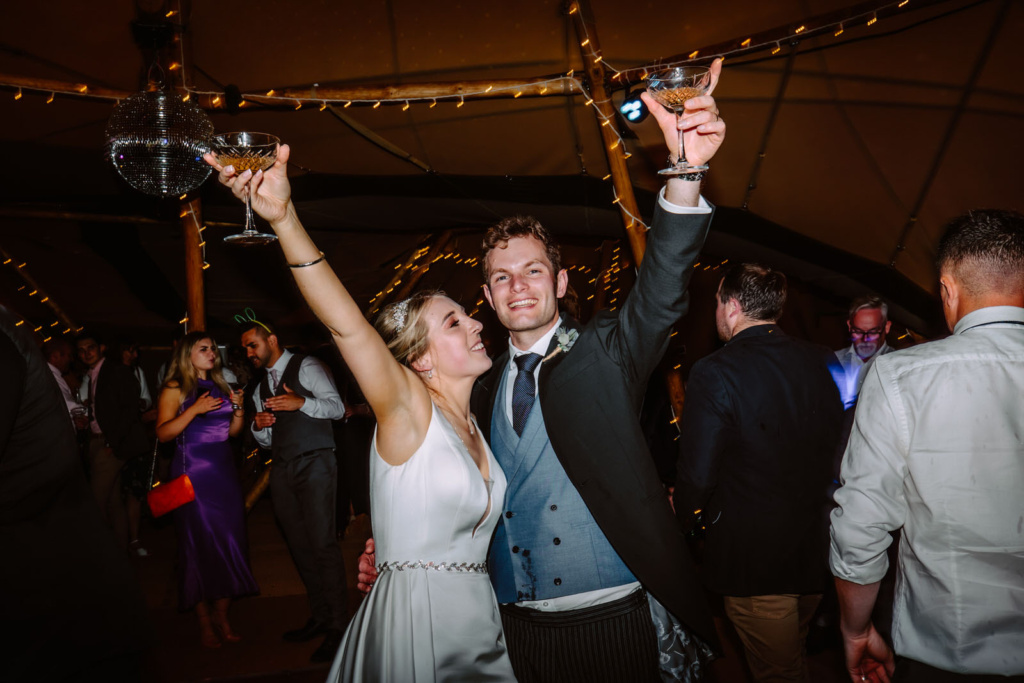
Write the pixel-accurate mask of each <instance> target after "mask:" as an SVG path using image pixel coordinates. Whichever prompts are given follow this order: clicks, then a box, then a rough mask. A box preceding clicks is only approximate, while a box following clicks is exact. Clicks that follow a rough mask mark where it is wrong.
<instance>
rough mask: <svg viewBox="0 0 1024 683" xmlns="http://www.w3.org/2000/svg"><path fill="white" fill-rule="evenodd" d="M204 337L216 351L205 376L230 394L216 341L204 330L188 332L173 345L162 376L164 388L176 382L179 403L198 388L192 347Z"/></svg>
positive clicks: (227, 394) (170, 386) (226, 393)
mask: <svg viewBox="0 0 1024 683" xmlns="http://www.w3.org/2000/svg"><path fill="white" fill-rule="evenodd" d="M204 339H209V340H210V344H211V345H212V346H213V348H214V349H215V350H216V351H217V353H216V354H214V361H213V369H212V370H210V372H209V373H207V376H208V378H209V379H211V380H213V383H214V384H216V385H217V388H219V389H220V390H221V391H223V392H224V394H225V395H226V396H230V395H231V387H229V386H228V383H227V382H226V381H224V374H223V372H222V370H221V360H220V349H218V348H217V342H216V341H215V340H214V338H213V337H211V336H210V335H209V334H207V333H206V332H189V333H188V334H186V335H185V336H184V337H182V339H181V341H179V342H178V345H177V346H175V347H174V353H173V354H172V355H171V365H170V367H168V368H167V375H166V376H165V377H164V387H165V388H174V386H173V384H172V383H176V384H177V388H178V389H180V390H181V395H180V397H179V399H178V401H179V402H181V403H184V402H185V401H186V400H187V399H188V398H190V397H191V396H194V395H195V393H196V391H197V389H198V388H199V375H198V374H197V373H196V368H195V366H194V365H192V349H193V348H195V345H196V344H198V343H199V342H201V341H203V340H204Z"/></svg>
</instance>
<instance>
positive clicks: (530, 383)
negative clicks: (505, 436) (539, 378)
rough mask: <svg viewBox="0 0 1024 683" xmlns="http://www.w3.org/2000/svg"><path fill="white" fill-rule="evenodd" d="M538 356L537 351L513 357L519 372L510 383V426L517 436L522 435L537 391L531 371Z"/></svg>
mask: <svg viewBox="0 0 1024 683" xmlns="http://www.w3.org/2000/svg"><path fill="white" fill-rule="evenodd" d="M540 358H541V356H540V354H539V353H524V354H522V355H521V356H516V358H515V361H516V365H518V366H519V372H518V373H517V374H516V381H515V384H513V385H512V428H513V429H515V430H516V434H518V435H519V436H522V435H523V427H525V426H526V419H527V418H528V417H530V408H532V407H533V396H534V394H536V393H537V383H536V381H534V379H533V371H534V369H536V367H537V364H538V363H540Z"/></svg>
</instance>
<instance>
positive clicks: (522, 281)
mask: <svg viewBox="0 0 1024 683" xmlns="http://www.w3.org/2000/svg"><path fill="white" fill-rule="evenodd" d="M720 70H721V66H720V63H719V62H716V63H715V65H714V66H713V67H712V73H713V79H714V81H715V82H717V78H718V75H719V73H720ZM713 87H714V85H712V88H713ZM709 92H710V91H709ZM644 99H645V102H646V103H647V106H648V107H649V108H650V109H651V111H652V113H654V115H655V116H656V117H657V118H658V121H659V124H660V125H661V127H662V130H663V132H664V134H665V138H666V142H667V143H668V145H669V148H670V149H673V148H675V146H676V144H677V138H676V120H675V117H674V115H673V114H672V113H671V112H668V111H666V110H665V109H663V108H662V107H661V106H659V105H658V104H656V103H654V102H653V101H652V100H650V99H649V98H648V97H647V96H646V95H644ZM688 105H690V107H692V108H688V109H687V112H686V114H685V115H684V116H683V117H682V127H683V128H684V130H685V131H686V138H685V144H686V153H687V157H688V158H689V160H690V162H691V163H695V164H696V163H701V162H706V161H707V160H709V159H710V158H711V157H712V156H713V155H714V153H715V152H716V151H717V149H718V147H719V146H720V145H721V142H722V139H723V138H724V135H725V124H724V122H722V121H721V120H720V118H719V116H718V114H717V107H716V106H715V102H714V99H712V98H711V97H710V94H709V95H708V96H705V97H701V98H696V99H694V100H690V101H689V102H688ZM710 220H711V207H710V206H709V205H708V204H707V202H705V201H703V200H702V199H701V198H700V181H699V178H692V177H689V176H681V177H673V178H672V179H671V180H669V181H668V183H667V184H666V187H665V189H664V191H663V192H662V193H661V196H660V197H659V200H658V208H656V210H655V214H654V222H653V225H652V228H651V231H650V233H649V241H648V246H647V252H646V257H645V259H644V262H643V266H642V267H641V268H640V272H639V275H638V277H637V281H636V285H635V286H634V287H633V290H632V292H631V293H630V295H629V296H628V297H627V298H626V301H625V303H624V304H623V306H622V309H621V310H620V311H618V312H610V311H602V312H601V313H599V314H597V315H596V316H595V317H594V319H593V320H591V321H590V322H589V323H588V324H587V325H584V326H581V325H580V324H579V323H577V322H576V321H575V320H572V319H570V318H568V317H563V316H561V315H560V314H559V311H558V300H559V299H561V298H562V297H563V296H564V295H565V292H566V288H567V286H568V275H567V273H566V271H565V270H563V269H562V267H561V263H560V256H559V250H558V246H557V245H556V244H555V243H554V242H553V241H552V239H551V237H550V235H549V234H548V232H547V231H546V230H544V228H543V227H541V226H540V224H539V223H537V222H536V221H535V220H533V219H531V218H523V217H519V218H511V219H507V220H505V221H502V222H501V223H499V224H498V225H497V226H495V227H493V228H491V229H490V230H489V231H488V233H487V235H486V236H485V238H484V258H483V267H484V276H485V280H486V282H485V285H484V294H485V296H486V298H487V301H488V302H489V303H490V305H491V306H492V307H493V308H494V310H495V312H496V314H497V316H498V319H499V320H500V321H501V322H502V324H503V325H504V326H505V327H506V328H508V330H509V348H508V351H507V352H505V353H503V354H502V355H501V356H500V357H498V358H497V359H496V360H495V361H494V365H493V367H492V370H491V371H490V372H489V373H488V374H487V375H485V376H484V377H482V378H481V380H480V382H479V383H478V386H477V387H476V390H475V391H474V394H473V412H474V414H475V415H477V416H478V417H479V420H480V424H481V428H482V429H483V431H484V436H485V438H487V440H488V442H489V443H490V445H491V449H492V450H493V451H494V455H495V457H496V458H497V460H498V462H499V464H500V465H501V467H502V470H504V472H505V475H506V477H507V479H508V489H507V491H506V494H505V504H504V512H503V515H502V519H501V523H499V525H498V528H497V530H496V532H495V536H494V539H493V540H492V543H491V549H490V553H489V556H488V568H489V571H490V575H491V580H492V583H493V584H494V589H495V593H496V595H497V599H498V602H499V603H501V613H502V625H503V627H504V629H505V634H506V642H507V644H508V649H509V656H510V657H511V660H512V665H513V668H514V669H515V673H516V677H517V678H518V680H519V681H522V682H532V681H538V682H539V681H640V680H647V681H654V680H659V649H660V650H661V651H663V652H664V651H667V650H670V649H674V650H676V651H677V652H678V651H685V652H686V653H687V660H688V661H678V660H676V661H671V660H668V662H667V663H668V665H669V666H670V667H671V666H675V667H679V668H677V670H676V671H675V673H676V674H677V675H678V676H679V677H680V678H682V679H683V680H698V679H699V678H700V677H701V672H702V661H701V660H702V659H703V658H704V657H705V656H706V655H707V654H708V650H709V649H710V647H716V646H717V637H716V634H715V629H714V625H713V622H712V620H711V617H710V615H709V613H708V610H707V607H706V605H705V602H704V597H703V593H702V591H701V588H700V581H699V580H698V577H697V575H696V572H695V570H694V567H693V565H692V562H691V560H690V558H689V555H688V552H687V549H686V547H685V546H684V543H683V538H682V536H681V534H680V532H679V530H678V526H677V524H676V522H675V519H674V517H673V515H672V511H671V509H670V508H669V505H668V502H667V500H666V497H665V493H664V490H663V488H662V485H661V482H660V480H659V478H658V475H657V473H656V471H655V467H654V463H653V460H652V458H651V456H650V454H649V452H648V450H647V446H646V443H645V440H644V435H643V432H642V431H641V428H640V424H639V421H638V416H639V413H640V404H641V401H642V399H643V395H644V390H645V387H646V385H647V381H648V378H649V376H650V374H651V372H652V371H653V370H654V367H655V366H656V365H657V363H658V362H659V361H660V359H661V357H662V356H663V355H664V353H665V350H666V349H667V347H668V340H669V335H670V334H671V331H672V325H673V324H674V323H675V322H676V321H677V320H678V319H679V318H680V316H682V315H683V314H684V313H685V312H686V309H687V306H688V299H687V295H686V286H687V283H688V281H689V279H690V274H691V272H692V269H693V264H694V261H695V260H696V258H697V255H698V253H699V251H700V249H701V246H702V245H703V243H704V238H705V236H706V234H707V229H708V224H709V223H710ZM538 388H539V391H538V390H537V389H538ZM360 569H361V570H366V569H368V567H367V563H366V562H365V561H361V567H360ZM367 573H369V574H372V572H366V573H364V574H363V575H361V577H360V579H361V580H363V579H365V578H367ZM666 608H667V611H668V612H670V613H671V615H674V617H675V618H676V619H675V624H673V620H672V619H671V618H670V617H669V614H668V613H667V612H666ZM678 622H681V624H679V623H678ZM659 633H660V634H661V636H660V638H659ZM659 641H660V642H659Z"/></svg>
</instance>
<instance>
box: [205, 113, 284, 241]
mask: <svg viewBox="0 0 1024 683" xmlns="http://www.w3.org/2000/svg"><path fill="white" fill-rule="evenodd" d="M280 145H281V141H280V140H278V139H277V138H276V137H274V136H273V135H268V134H267V133H246V132H241V133H223V134H221V135H215V136H214V138H213V144H212V145H211V147H212V148H213V150H212V151H213V155H214V156H215V157H217V163H219V164H220V165H221V166H233V167H234V169H235V172H236V173H244V172H245V171H252V172H253V173H254V174H255V173H256V172H257V171H265V170H267V169H268V168H270V167H271V166H273V165H274V161H276V160H277V150H278V147H280ZM251 194H252V185H251V184H250V185H246V191H245V229H244V230H243V231H242V232H240V233H238V234H237V235H228V236H227V237H225V238H224V241H225V242H228V243H229V244H242V245H254V244H269V243H271V242H276V241H277V235H274V234H271V233H262V232H259V231H258V230H256V221H255V219H254V218H253V215H252V200H251Z"/></svg>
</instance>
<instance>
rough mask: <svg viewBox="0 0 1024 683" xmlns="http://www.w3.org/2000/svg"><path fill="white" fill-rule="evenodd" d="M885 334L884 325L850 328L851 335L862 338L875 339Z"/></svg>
mask: <svg viewBox="0 0 1024 683" xmlns="http://www.w3.org/2000/svg"><path fill="white" fill-rule="evenodd" d="M884 334H885V328H884V327H876V328H874V329H872V330H862V329H860V328H857V327H851V328H850V336H851V337H860V338H862V339H877V338H879V337H881V336H882V335H884Z"/></svg>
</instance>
